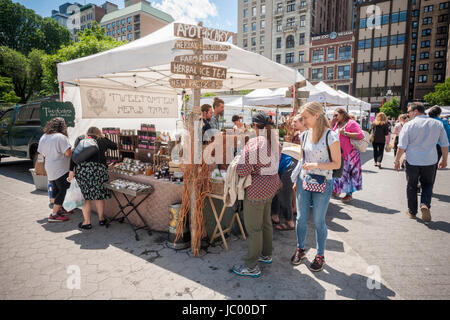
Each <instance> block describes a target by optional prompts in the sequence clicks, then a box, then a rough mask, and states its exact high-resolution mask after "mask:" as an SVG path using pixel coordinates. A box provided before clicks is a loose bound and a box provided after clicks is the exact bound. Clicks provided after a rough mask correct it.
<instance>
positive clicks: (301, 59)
mask: <svg viewBox="0 0 450 320" xmlns="http://www.w3.org/2000/svg"><path fill="white" fill-rule="evenodd" d="M298 61H299V62H305V51H300V52H299V53H298Z"/></svg>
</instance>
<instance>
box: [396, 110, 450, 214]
mask: <svg viewBox="0 0 450 320" xmlns="http://www.w3.org/2000/svg"><path fill="white" fill-rule="evenodd" d="M408 115H409V117H410V119H412V120H411V121H409V122H408V123H406V124H405V125H404V126H403V129H402V131H401V132H400V137H399V142H398V152H397V155H396V156H395V161H394V167H395V170H397V171H398V170H399V168H400V158H401V156H402V155H403V153H404V152H406V180H407V182H408V184H407V189H406V194H407V198H408V211H406V215H407V216H408V217H409V218H411V219H415V218H416V215H417V184H418V182H419V181H420V185H421V187H422V193H421V199H420V211H421V212H422V220H423V221H424V222H429V221H431V213H430V207H431V196H432V194H433V185H434V180H435V179H434V177H435V174H436V170H437V168H439V169H443V168H446V167H447V159H448V146H449V142H448V138H447V134H446V132H445V129H444V126H443V125H442V123H441V122H440V121H438V120H435V119H433V118H429V117H427V116H426V115H425V108H424V106H423V104H422V103H418V102H414V103H412V104H410V105H408ZM437 143H439V144H440V145H441V149H442V159H441V161H440V162H439V163H438V165H436V163H437V161H438V155H437V151H436V144H437Z"/></svg>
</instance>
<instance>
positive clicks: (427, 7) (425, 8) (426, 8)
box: [423, 5, 434, 13]
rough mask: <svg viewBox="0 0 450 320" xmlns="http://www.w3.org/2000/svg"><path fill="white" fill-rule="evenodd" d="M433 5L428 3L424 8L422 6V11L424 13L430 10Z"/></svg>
mask: <svg viewBox="0 0 450 320" xmlns="http://www.w3.org/2000/svg"><path fill="white" fill-rule="evenodd" d="M433 7H434V6H433V5H430V6H425V7H424V8H423V12H425V13H427V12H432V11H433Z"/></svg>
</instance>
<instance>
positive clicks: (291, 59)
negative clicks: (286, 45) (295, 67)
mask: <svg viewBox="0 0 450 320" xmlns="http://www.w3.org/2000/svg"><path fill="white" fill-rule="evenodd" d="M291 63H294V53H293V52H289V53H286V64H291Z"/></svg>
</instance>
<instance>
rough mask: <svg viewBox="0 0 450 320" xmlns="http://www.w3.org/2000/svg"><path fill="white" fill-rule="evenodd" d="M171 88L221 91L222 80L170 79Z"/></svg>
mask: <svg viewBox="0 0 450 320" xmlns="http://www.w3.org/2000/svg"><path fill="white" fill-rule="evenodd" d="M169 83H170V86H171V87H172V88H180V89H188V88H190V89H222V87H223V81H222V80H192V79H170V80H169Z"/></svg>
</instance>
